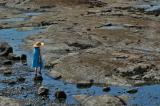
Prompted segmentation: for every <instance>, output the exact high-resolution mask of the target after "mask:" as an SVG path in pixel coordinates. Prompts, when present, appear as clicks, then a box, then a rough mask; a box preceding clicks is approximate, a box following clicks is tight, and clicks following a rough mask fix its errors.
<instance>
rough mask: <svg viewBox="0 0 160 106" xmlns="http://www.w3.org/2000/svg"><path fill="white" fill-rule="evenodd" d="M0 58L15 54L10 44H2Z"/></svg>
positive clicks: (0, 44) (0, 45)
mask: <svg viewBox="0 0 160 106" xmlns="http://www.w3.org/2000/svg"><path fill="white" fill-rule="evenodd" d="M0 49H1V52H0V56H8V55H9V53H13V48H12V47H11V46H9V44H8V43H5V42H4V43H0Z"/></svg>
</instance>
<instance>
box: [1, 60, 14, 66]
mask: <svg viewBox="0 0 160 106" xmlns="http://www.w3.org/2000/svg"><path fill="white" fill-rule="evenodd" d="M2 64H3V65H12V61H11V60H4V61H3V63H2Z"/></svg>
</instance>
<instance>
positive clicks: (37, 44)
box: [33, 42, 44, 47]
mask: <svg viewBox="0 0 160 106" xmlns="http://www.w3.org/2000/svg"><path fill="white" fill-rule="evenodd" d="M41 46H44V43H43V42H36V43H35V44H34V45H33V47H41Z"/></svg>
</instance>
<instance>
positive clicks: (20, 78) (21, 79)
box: [17, 77, 26, 82]
mask: <svg viewBox="0 0 160 106" xmlns="http://www.w3.org/2000/svg"><path fill="white" fill-rule="evenodd" d="M25 80H26V79H25V78H23V77H18V78H17V81H18V82H25Z"/></svg>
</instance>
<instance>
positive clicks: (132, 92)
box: [127, 89, 138, 94]
mask: <svg viewBox="0 0 160 106" xmlns="http://www.w3.org/2000/svg"><path fill="white" fill-rule="evenodd" d="M137 92H138V89H130V90H128V91H127V93H129V94H135V93H137Z"/></svg>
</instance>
